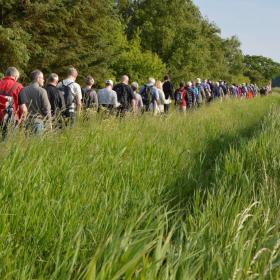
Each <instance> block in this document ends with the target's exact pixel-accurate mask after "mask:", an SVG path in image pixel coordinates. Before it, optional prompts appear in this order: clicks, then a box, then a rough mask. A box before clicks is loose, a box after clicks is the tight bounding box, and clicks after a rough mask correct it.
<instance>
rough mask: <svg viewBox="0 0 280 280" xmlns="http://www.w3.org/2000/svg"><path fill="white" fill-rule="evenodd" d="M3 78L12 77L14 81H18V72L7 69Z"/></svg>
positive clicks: (10, 68)
mask: <svg viewBox="0 0 280 280" xmlns="http://www.w3.org/2000/svg"><path fill="white" fill-rule="evenodd" d="M5 76H6V77H13V78H15V79H16V81H17V80H18V79H19V71H18V70H17V68H16V67H9V68H8V69H7V70H6V73H5Z"/></svg>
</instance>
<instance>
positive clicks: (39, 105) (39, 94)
mask: <svg viewBox="0 0 280 280" xmlns="http://www.w3.org/2000/svg"><path fill="white" fill-rule="evenodd" d="M23 104H25V105H26V107H27V109H28V116H29V118H31V119H33V118H39V119H44V118H48V119H51V105H50V102H49V99H48V94H47V91H46V90H45V89H44V88H41V87H40V86H39V84H38V83H32V84H31V85H29V86H27V87H25V88H23V89H22V91H21V92H20V95H19V105H23Z"/></svg>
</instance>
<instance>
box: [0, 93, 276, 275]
mask: <svg viewBox="0 0 280 280" xmlns="http://www.w3.org/2000/svg"><path fill="white" fill-rule="evenodd" d="M279 105H280V97H278V96H270V97H267V98H257V99H255V100H250V101H228V102H225V103H223V104H220V103H216V104H213V105H212V106H210V107H205V108H202V109H201V110H199V111H197V112H192V113H190V114H187V115H185V116H183V115H181V114H176V113H174V114H172V115H171V116H168V117H167V118H155V117H152V116H144V117H143V118H136V117H135V118H133V117H131V118H128V119H124V120H118V119H113V118H109V119H106V120H101V119H100V116H93V117H92V118H91V119H90V120H88V121H84V122H83V123H80V124H79V125H78V126H77V127H76V128H74V129H72V130H67V131H65V132H63V133H61V134H56V135H49V136H46V137H44V138H42V139H41V138H36V137H29V138H25V137H23V136H22V135H20V133H18V135H16V137H14V138H12V139H10V140H9V141H8V142H7V143H5V144H2V145H1V147H0V161H1V165H0V199H1V212H0V237H1V239H0V253H1V255H0V276H1V279H260V278H271V279H275V278H277V277H278V276H279V271H280V270H279V265H280V254H279V250H280V236H279V229H280V228H279V210H278V209H279V198H280V193H279V179H280V176H279V167H280V157H279V152H280V141H279V136H280V115H279V113H280V109H279Z"/></svg>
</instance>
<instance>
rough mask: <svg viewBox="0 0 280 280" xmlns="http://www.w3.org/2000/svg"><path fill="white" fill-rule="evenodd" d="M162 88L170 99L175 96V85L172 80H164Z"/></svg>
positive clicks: (166, 97)
mask: <svg viewBox="0 0 280 280" xmlns="http://www.w3.org/2000/svg"><path fill="white" fill-rule="evenodd" d="M162 89H163V92H164V95H165V99H170V98H173V95H174V89H173V85H172V83H171V82H170V81H168V80H167V81H164V82H163V85H162Z"/></svg>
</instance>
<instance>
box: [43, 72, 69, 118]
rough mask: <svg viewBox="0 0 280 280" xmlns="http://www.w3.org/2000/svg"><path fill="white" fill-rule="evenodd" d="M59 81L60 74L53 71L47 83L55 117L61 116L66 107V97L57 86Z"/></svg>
mask: <svg viewBox="0 0 280 280" xmlns="http://www.w3.org/2000/svg"><path fill="white" fill-rule="evenodd" d="M58 81H59V77H58V75H57V74H55V73H52V74H50V75H49V77H48V79H47V83H46V91H47V94H48V98H49V102H50V104H51V113H52V118H53V119H56V118H59V117H60V115H61V114H62V112H63V110H64V109H65V101H64V97H63V95H62V94H61V92H60V91H59V90H58V88H57V84H58Z"/></svg>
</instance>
